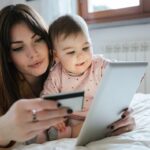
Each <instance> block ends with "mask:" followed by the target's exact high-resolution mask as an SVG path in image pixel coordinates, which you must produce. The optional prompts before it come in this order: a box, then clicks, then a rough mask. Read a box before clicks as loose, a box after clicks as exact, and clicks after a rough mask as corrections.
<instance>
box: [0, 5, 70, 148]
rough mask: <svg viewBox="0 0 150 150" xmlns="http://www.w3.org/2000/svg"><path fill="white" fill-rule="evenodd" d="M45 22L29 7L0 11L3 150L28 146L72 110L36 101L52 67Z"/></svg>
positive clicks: (0, 139) (0, 133) (0, 137)
mask: <svg viewBox="0 0 150 150" xmlns="http://www.w3.org/2000/svg"><path fill="white" fill-rule="evenodd" d="M50 48H51V44H50V42H49V39H48V35H47V29H46V26H45V24H44V22H43V20H42V18H41V17H40V16H39V15H38V14H37V13H36V12H35V11H34V10H33V9H32V8H31V7H29V6H26V5H23V4H18V5H10V6H7V7H5V8H3V9H2V10H1V11H0V87H1V89H0V90H1V91H0V115H1V117H0V147H1V148H6V147H10V146H12V145H13V144H14V143H15V142H14V141H17V142H25V141H26V140H30V139H32V138H34V137H35V136H36V135H38V134H39V133H40V132H42V131H44V130H45V129H47V128H49V127H50V126H51V125H53V124H56V123H57V122H62V121H64V120H65V119H64V116H67V115H68V114H69V113H71V110H70V109H65V108H58V107H59V106H60V105H59V104H58V103H55V102H53V101H43V100H42V99H41V98H36V97H38V96H39V93H40V91H41V89H42V85H43V82H44V80H45V78H46V77H47V70H48V69H49V67H51V65H52V63H53V54H52V51H51V50H50Z"/></svg>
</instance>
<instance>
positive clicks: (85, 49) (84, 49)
mask: <svg viewBox="0 0 150 150" xmlns="http://www.w3.org/2000/svg"><path fill="white" fill-rule="evenodd" d="M89 48H90V47H89V46H88V47H84V48H82V50H83V51H87V50H89Z"/></svg>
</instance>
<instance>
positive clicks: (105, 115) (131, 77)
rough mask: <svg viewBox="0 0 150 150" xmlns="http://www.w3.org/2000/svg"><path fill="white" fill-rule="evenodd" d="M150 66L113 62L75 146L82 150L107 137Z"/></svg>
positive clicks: (106, 72)
mask: <svg viewBox="0 0 150 150" xmlns="http://www.w3.org/2000/svg"><path fill="white" fill-rule="evenodd" d="M147 65H148V63H147V62H111V63H109V64H108V65H107V67H106V69H105V72H104V75H103V78H102V80H101V82H100V84H99V87H98V90H97V93H96V95H95V97H94V100H93V102H92V105H91V107H90V110H89V112H88V114H87V117H86V119H85V121H84V124H83V126H82V128H81V131H80V134H79V137H78V139H77V143H76V145H78V146H83V145H86V144H87V143H89V142H91V141H95V140H100V139H102V138H104V137H106V135H107V134H108V132H109V131H110V129H108V128H107V126H108V125H110V124H112V123H113V122H115V121H116V120H118V119H120V117H121V113H122V110H123V109H125V108H127V107H128V106H129V104H130V102H131V100H132V98H133V96H134V94H135V92H136V90H137V88H138V86H139V85H140V82H141V79H142V78H143V76H144V72H145V69H146V66H147Z"/></svg>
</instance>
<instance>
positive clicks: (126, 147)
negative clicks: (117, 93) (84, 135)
mask: <svg viewBox="0 0 150 150" xmlns="http://www.w3.org/2000/svg"><path fill="white" fill-rule="evenodd" d="M131 107H132V108H133V110H134V111H133V116H134V117H135V121H136V128H135V130H134V131H131V132H128V133H124V134H122V135H119V136H113V137H108V138H105V139H103V140H99V141H95V142H91V143H89V144H87V145H86V146H85V147H83V146H78V147H77V146H75V143H76V138H74V139H73V138H72V139H71V138H70V139H60V140H56V141H51V142H50V141H49V142H46V143H44V144H31V145H27V146H25V145H21V144H18V145H15V147H14V148H12V149H13V150H99V149H100V150H148V149H150V94H142V93H138V94H135V96H134V97H133V100H132V102H131Z"/></svg>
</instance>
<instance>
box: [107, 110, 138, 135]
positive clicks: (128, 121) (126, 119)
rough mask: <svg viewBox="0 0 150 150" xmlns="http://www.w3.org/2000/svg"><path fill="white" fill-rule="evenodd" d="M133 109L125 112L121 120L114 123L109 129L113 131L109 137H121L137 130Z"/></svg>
mask: <svg viewBox="0 0 150 150" xmlns="http://www.w3.org/2000/svg"><path fill="white" fill-rule="evenodd" d="M132 111H133V110H132V109H126V110H124V113H123V114H122V116H121V119H120V120H118V121H116V122H114V123H112V124H111V125H110V126H109V127H108V128H109V129H110V130H111V132H110V133H109V135H108V136H115V135H120V134H122V133H125V132H129V131H132V130H133V129H134V128H135V120H134V118H133V117H132V115H131V113H132Z"/></svg>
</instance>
